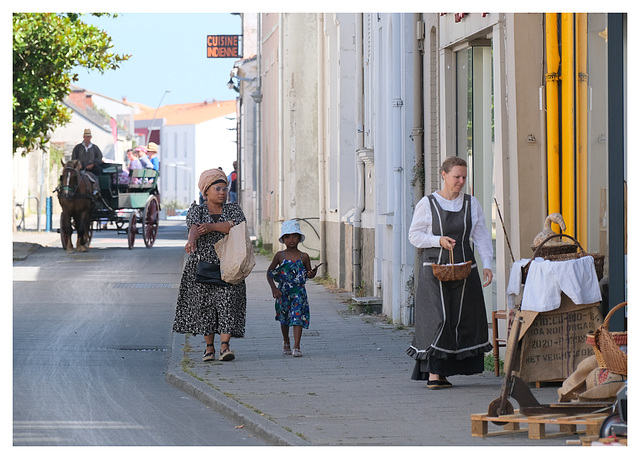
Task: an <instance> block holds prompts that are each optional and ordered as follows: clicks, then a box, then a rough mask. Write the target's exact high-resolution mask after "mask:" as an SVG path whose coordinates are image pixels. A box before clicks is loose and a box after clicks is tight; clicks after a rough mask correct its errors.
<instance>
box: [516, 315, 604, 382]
mask: <svg viewBox="0 0 640 459" xmlns="http://www.w3.org/2000/svg"><path fill="white" fill-rule="evenodd" d="M576 307H579V306H578V305H573V304H572V305H571V306H570V307H566V308H563V307H562V306H561V307H560V308H559V309H557V310H555V311H551V312H544V313H539V314H537V315H536V314H533V315H530V316H529V317H530V321H529V323H527V324H526V326H525V327H523V329H524V330H525V331H524V333H523V334H521V336H520V372H519V373H520V374H519V376H520V378H521V379H523V380H524V381H526V382H534V381H552V380H564V379H566V378H567V377H569V376H570V375H571V374H572V373H573V372H574V371H575V369H576V368H577V367H578V364H579V363H580V362H581V361H582V360H584V359H586V358H587V357H589V356H590V355H593V354H594V352H593V347H592V346H591V345H590V344H589V343H587V334H588V333H589V332H592V331H593V330H595V329H596V328H598V326H599V325H600V324H601V323H602V315H601V314H600V311H599V305H598V304H594V305H585V307H584V308H582V309H576ZM531 318H532V320H531ZM526 320H527V319H526V318H525V321H526ZM516 368H517V367H516Z"/></svg>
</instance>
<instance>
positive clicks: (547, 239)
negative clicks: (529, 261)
mask: <svg viewBox="0 0 640 459" xmlns="http://www.w3.org/2000/svg"><path fill="white" fill-rule="evenodd" d="M556 237H568V238H569V239H571V240H573V242H575V243H576V245H577V246H578V248H579V249H580V251H581V252H582V253H584V249H583V248H582V246H581V245H580V243H579V242H578V240H577V239H576V238H574V237H573V236H569V235H568V234H552V235H551V236H549V237H548V238H546V239H545V240H544V241H542V242H541V243H540V245H539V246H538V247H536V251H535V252H534V253H533V258H535V257H536V256H537V255H538V250H540V247H542V246H543V245H544V244H545V243H546V242H548V241H550V240H551V239H553V238H556Z"/></svg>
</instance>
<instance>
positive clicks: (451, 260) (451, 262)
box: [449, 249, 453, 265]
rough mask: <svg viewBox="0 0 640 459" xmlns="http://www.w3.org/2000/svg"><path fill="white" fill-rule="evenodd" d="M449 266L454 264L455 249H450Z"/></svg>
mask: <svg viewBox="0 0 640 459" xmlns="http://www.w3.org/2000/svg"><path fill="white" fill-rule="evenodd" d="M449 264H450V265H452V264H453V249H449Z"/></svg>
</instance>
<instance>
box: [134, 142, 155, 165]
mask: <svg viewBox="0 0 640 459" xmlns="http://www.w3.org/2000/svg"><path fill="white" fill-rule="evenodd" d="M136 151H137V152H138V159H139V160H140V164H142V167H143V168H145V169H153V164H152V163H151V160H150V159H149V157H148V156H147V149H146V148H145V147H137V148H136Z"/></svg>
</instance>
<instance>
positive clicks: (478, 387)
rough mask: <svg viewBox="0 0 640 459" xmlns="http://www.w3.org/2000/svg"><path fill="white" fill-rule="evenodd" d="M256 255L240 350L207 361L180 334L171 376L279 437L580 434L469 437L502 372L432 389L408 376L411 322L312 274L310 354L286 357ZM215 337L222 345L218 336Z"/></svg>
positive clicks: (457, 440) (193, 341) (286, 440)
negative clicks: (358, 303) (392, 317)
mask: <svg viewBox="0 0 640 459" xmlns="http://www.w3.org/2000/svg"><path fill="white" fill-rule="evenodd" d="M256 261H257V264H256V267H255V268H254V270H253V272H252V273H251V275H250V276H249V278H248V279H247V327H246V334H245V338H244V339H232V341H231V348H232V349H233V350H234V352H235V355H236V359H235V360H233V361H232V362H224V363H223V362H214V363H212V362H206V363H205V362H202V353H203V350H204V339H203V337H202V336H184V335H179V334H174V338H173V350H172V358H171V362H170V365H169V370H168V372H167V380H168V381H169V382H171V383H172V384H174V385H176V386H178V387H179V388H181V389H182V390H184V391H185V392H187V393H189V394H191V395H193V396H195V397H197V398H199V399H200V400H201V401H203V402H204V403H206V404H208V405H210V406H212V407H213V408H215V409H217V410H221V411H222V412H223V413H226V414H227V415H228V416H230V417H231V418H232V419H234V421H235V422H237V423H238V425H244V428H248V429H252V430H253V431H255V432H256V433H258V434H259V435H261V436H262V437H264V438H265V439H267V441H269V442H271V443H272V444H276V445H313V446H325V445H359V446H372V445H389V446H411V445H412V446H418V445H430V446H462V445H476V446H498V445H501V446H502V445H504V446H524V445H536V446H558V445H566V440H567V439H569V438H573V439H576V438H578V437H577V436H563V437H558V438H548V439H544V440H529V439H528V435H527V433H526V432H520V433H510V434H508V435H501V436H493V437H484V438H478V437H472V436H471V421H470V416H471V414H477V413H486V411H487V408H488V406H489V404H490V403H491V401H492V400H494V399H496V398H498V397H499V396H500V389H501V385H502V379H503V378H497V377H496V376H495V375H494V374H493V373H490V372H485V373H484V374H482V375H476V376H454V377H451V378H449V380H450V381H451V382H452V383H453V385H454V388H452V389H446V390H440V391H432V390H428V389H427V388H426V384H425V383H424V382H419V381H412V380H411V379H410V376H411V371H412V369H413V364H414V360H413V359H411V358H410V357H408V356H407V355H406V353H405V351H406V349H407V347H408V345H409V344H410V343H411V339H412V327H403V326H398V325H393V324H389V323H387V321H386V319H385V318H383V316H368V315H356V314H354V313H351V312H350V311H349V308H348V306H349V305H348V302H349V300H350V298H351V295H350V294H346V293H335V292H331V291H329V290H328V289H326V288H325V287H324V286H321V285H319V284H317V283H315V282H314V281H310V282H308V283H307V292H308V294H309V301H310V305H311V325H310V328H309V329H308V330H304V332H303V335H302V342H301V349H302V352H303V356H302V357H299V358H294V357H291V356H283V355H282V350H281V349H282V336H281V333H280V326H279V323H278V322H276V321H275V319H274V316H275V312H274V305H273V298H271V295H270V289H269V288H268V284H267V282H266V277H265V276H266V268H267V267H268V265H269V260H268V259H266V258H265V257H262V256H257V257H256ZM214 343H215V347H216V352H217V351H219V349H220V344H219V336H216V340H215V342H214ZM532 391H533V393H534V395H535V396H536V398H537V399H538V401H539V402H540V403H552V402H556V401H557V387H553V386H551V387H543V388H540V389H532ZM512 402H513V404H514V407H515V408H517V402H515V401H512ZM491 426H492V427H491ZM491 426H490V427H489V430H490V431H494V430H501V428H499V427H498V426H493V425H491ZM525 426H526V424H525Z"/></svg>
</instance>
